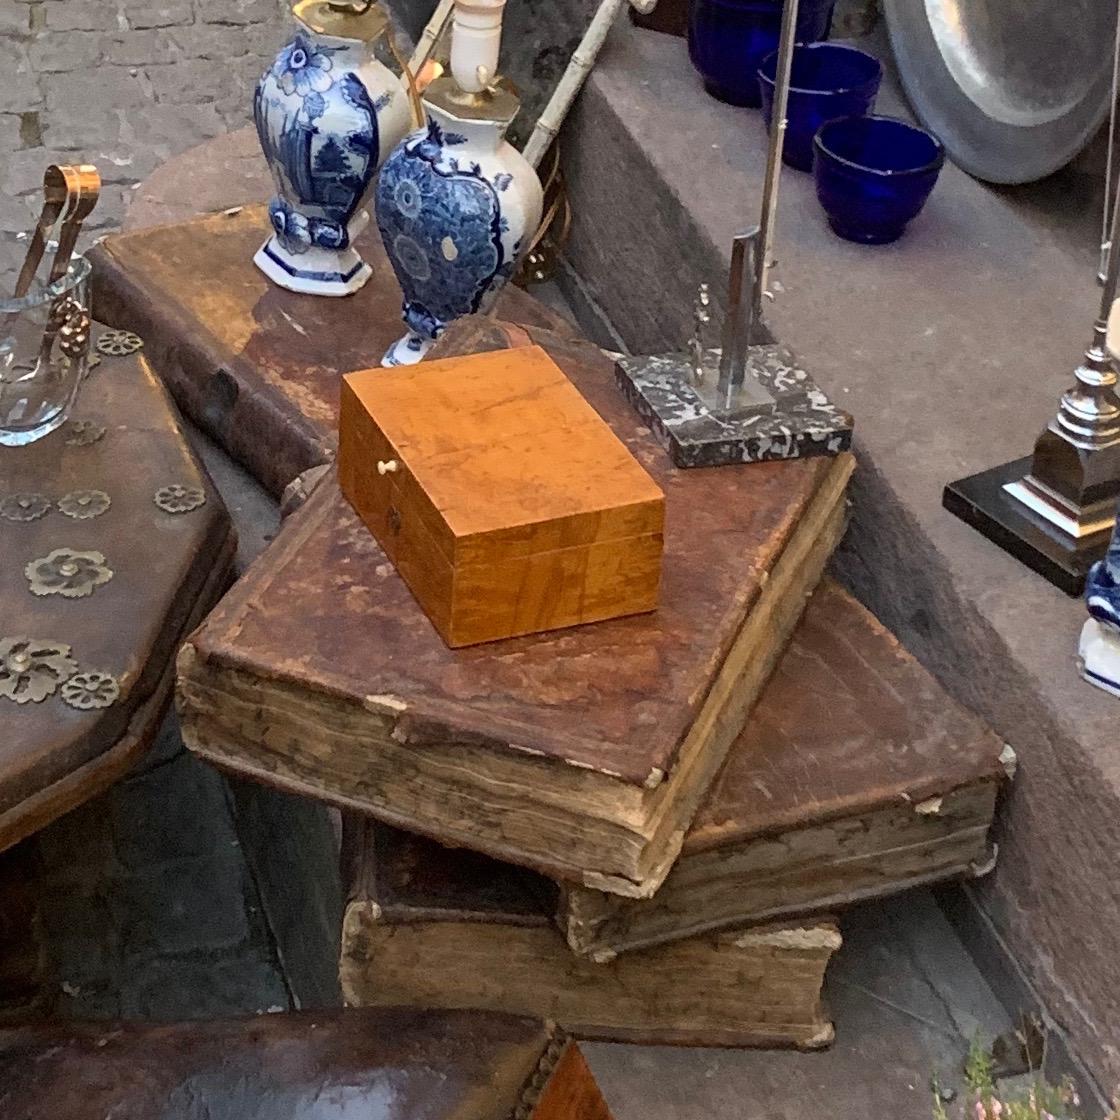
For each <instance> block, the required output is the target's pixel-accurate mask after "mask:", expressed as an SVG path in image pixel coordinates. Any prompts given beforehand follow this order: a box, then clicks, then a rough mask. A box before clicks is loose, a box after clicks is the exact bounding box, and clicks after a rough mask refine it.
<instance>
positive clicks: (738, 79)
mask: <svg viewBox="0 0 1120 1120" xmlns="http://www.w3.org/2000/svg"><path fill="white" fill-rule="evenodd" d="M835 2H836V0H801V6H800V8H799V9H798V13H797V40H798V42H801V43H815V42H817V41H818V40H820V39H823V38H825V37H826V36H827V35H828V29H829V27H830V26H831V23H832V9H833V7H834V6H835ZM782 7H783V5H782V0H692V4H691V7H690V10H689V18H688V54H689V57H690V58H691V59H692V65H693V66H695V67H696V69H697V70H698V71H699V72H700V76H701V77H702V78H703V79H704V88H705V89H706V90H707V91H708V92H709V93H710V94H711V95H712V96H713V97H715V98H717V99H718V100H720V101H726V102H727V103H728V104H729V105H748V106H751V107H752V108H756V109H757V108H758V106H759V105H760V104H761V99H760V96H759V91H758V68H759V66H760V65H761V64H762V60H763V59H764V58H765V57H766V56H767V55H768V54H769V53H770V52H771V51H773V50H776V49H777V47H778V38H779V35H780V33H781V28H782Z"/></svg>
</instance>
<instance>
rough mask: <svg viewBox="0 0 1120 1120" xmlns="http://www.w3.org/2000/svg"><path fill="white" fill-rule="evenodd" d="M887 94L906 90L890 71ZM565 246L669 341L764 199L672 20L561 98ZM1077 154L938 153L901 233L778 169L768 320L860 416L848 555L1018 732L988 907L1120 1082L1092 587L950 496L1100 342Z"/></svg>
mask: <svg viewBox="0 0 1120 1120" xmlns="http://www.w3.org/2000/svg"><path fill="white" fill-rule="evenodd" d="M880 107H881V111H886V112H891V111H900V110H901V111H903V112H905V109H903V108H902V105H901V100H900V98H899V95H898V94H897V92H895V91H894V90H892V89H890V88H888V89H885V90H884V93H883V95H882V96H881V98H880ZM567 136H568V139H567V143H566V146H565V161H566V171H567V177H568V181H569V187H570V193H571V198H572V204H573V208H574V213H575V221H574V226H573V230H572V236H571V242H570V246H569V252H568V255H569V258H570V262H571V265H572V266H573V267H574V269H575V271H576V272H577V273H578V274H579V276H580V277H581V279H582V282H583V284H584V286H585V288H586V290H587V293H588V295H589V296H590V298H591V299H592V300H593V301H594V302H595V303H597V304H598V305H599V306H600V307H601V308H602V309H603V310H604V311H605V313H606V315H607V316H608V317H609V319H610V320H611V322H612V323H613V325H614V327H615V328H616V329H617V331H618V332H619V334H620V335H621V337H622V339H623V340H624V341H625V342H626V344H627V345H628V346H629V347H630V349H631V350H633V351H635V352H642V351H646V352H650V351H655V350H663V349H668V348H673V347H679V346H680V345H681V344H682V343H683V341H684V339H685V338H686V337H687V334H688V331H689V330H690V327H691V304H692V299H693V296H694V293H695V291H696V286H697V284H698V283H699V282H701V281H704V280H707V281H710V282H713V286H714V287H716V288H717V289H718V287H720V286H721V285H722V277H723V276H724V275H725V274H726V268H727V265H728V247H729V244H730V239H731V236H732V234H733V233H734V232H736V231H737V230H738V229H741V228H745V227H747V226H749V225H752V224H754V222H755V221H756V220H757V212H758V200H759V197H760V193H761V184H762V177H763V172H764V167H765V138H764V129H763V124H762V120H761V117H760V115H759V114H757V113H753V112H751V111H749V110H741V109H734V108H731V107H729V106H725V105H721V104H719V103H718V102H715V101H713V100H711V99H710V98H708V97H707V96H706V95H705V94H704V92H703V89H702V87H701V84H700V81H699V79H698V78H697V76H696V75H695V74H694V72H693V71H692V69H691V67H690V66H689V63H688V59H687V55H686V50H685V46H684V44H683V43H682V42H681V41H679V40H676V39H673V38H671V37H668V36H663V35H658V34H656V33H653V32H644V31H638V30H636V29H633V28H629V27H625V26H620V27H618V28H616V29H615V32H614V33H613V35H612V37H611V40H610V42H609V43H608V46H607V48H606V49H605V50H604V52H603V55H602V56H601V59H600V62H599V65H598V66H597V68H596V70H595V72H594V73H593V74H592V76H591V79H590V81H589V83H588V86H587V88H586V90H585V92H584V94H583V96H582V98H581V100H580V103H579V104H578V106H577V108H576V110H575V112H574V113H573V116H572V118H571V120H570V122H569V126H568V130H567ZM1095 206H1096V202H1095V191H1094V187H1093V184H1092V182H1091V181H1090V179H1089V177H1088V176H1087V175H1084V174H1082V173H1080V172H1078V171H1076V170H1073V171H1067V172H1066V173H1063V175H1061V176H1057V177H1055V178H1054V179H1052V180H1050V181H1048V182H1047V183H1044V184H1041V185H1039V186H1037V187H1033V188H1029V189H1020V190H1019V191H1017V192H1011V191H1006V190H1004V191H999V190H994V189H992V188H990V187H986V186H984V185H982V184H980V183H977V182H976V181H974V180H972V179H970V178H968V177H967V176H966V175H964V174H963V173H962V172H960V171H958V170H957V169H956V168H953V167H951V166H950V167H946V169H945V172H944V175H943V177H942V180H941V182H940V184H939V186H938V188H937V190H936V191H935V193H934V196H933V198H932V199H931V201H930V204H929V206H928V207H927V209H926V211H925V212H924V213H923V214H922V215H921V217H920V218H919V219H918V220H917V221H916V222H915V223H914V224H913V226H912V228H911V229H910V231H909V232H908V234H907V236H906V237H905V238H904V239H903V240H902V241H901V242H899V243H898V244H897V245H894V246H888V247H883V248H863V247H860V246H855V245H851V244H848V243H845V242H842V241H840V240H838V239H837V238H835V237H834V236H833V235H832V234H831V232H830V231H829V230H828V227H827V225H826V223H825V220H824V217H823V214H822V212H821V210H820V208H819V206H818V204H817V202H816V198H815V195H814V192H813V187H812V181H811V179H810V177H808V176H804V175H801V174H799V173H797V172H792V171H791V172H788V173H787V174H786V175H785V176H784V177H783V182H782V203H781V212H780V216H779V242H778V248H779V256H780V264H779V267H778V270H777V272H776V274H775V278H776V279H777V280H778V282H779V284H780V290H779V291H778V295H777V301H776V303H775V304H774V305H773V308H772V311H771V317H770V318H771V324H772V325H773V327H774V328H775V329H776V332H777V334H778V336H779V337H780V338H781V339H782V341H784V342H786V343H787V344H789V345H790V346H791V347H792V348H793V349H794V350H795V351H796V352H797V354H798V355H799V357H801V358H802V359H803V361H804V363H805V365H806V368H808V369H809V370H810V372H811V373H812V375H813V376H814V377H815V378H816V379H817V380H818V381H819V382H820V383H821V384H822V386H823V387H824V388H825V389H826V390H828V391H829V392H830V393H831V394H832V395H833V397H834V399H835V400H836V401H837V402H838V403H840V404H842V405H843V406H844V407H846V408H848V409H850V410H851V411H852V412H853V413H854V415H855V417H856V436H857V441H856V450H857V454H858V455H859V458H860V470H859V471H858V472H857V475H856V479H855V482H854V488H853V498H854V502H855V508H854V523H853V527H852V531H851V532H850V534H849V536H848V539H847V542H846V544H845V546H844V547H843V549H842V551H841V553H840V554H839V555H838V556H837V559H836V562H835V568H836V571H837V574H838V575H839V576H840V577H841V578H842V579H844V580H845V581H846V582H847V583H848V584H849V585H850V586H851V587H852V588H853V589H854V590H855V591H856V592H857V594H858V595H859V596H860V598H861V599H862V600H863V601H864V602H865V603H867V604H868V605H869V606H870V607H871V608H872V609H874V610H875V611H876V612H877V613H878V614H879V616H880V617H881V618H882V619H883V621H884V622H885V623H886V624H887V625H888V626H890V627H891V628H892V629H894V630H895V631H896V632H897V633H898V634H899V636H900V637H901V638H902V640H903V641H904V642H905V644H906V645H907V646H908V647H909V648H910V649H911V650H913V651H914V652H915V653H916V654H917V655H918V656H919V657H920V658H921V659H922V660H923V661H924V662H925V663H926V664H927V665H928V666H929V667H930V668H931V669H932V670H933V671H934V672H936V673H937V675H938V676H939V677H940V678H941V680H942V681H943V682H944V684H945V685H946V686H947V687H948V688H949V690H950V691H951V692H952V693H953V694H954V695H955V696H956V697H957V698H958V699H960V700H961V701H962V702H964V703H965V704H967V705H969V706H970V707H972V708H973V709H975V710H976V711H978V712H979V713H981V714H982V715H983V716H984V717H985V718H986V719H987V720H988V721H989V722H990V723H991V724H992V726H993V727H995V728H996V729H997V731H998V732H999V733H1000V734H1002V735H1003V736H1004V737H1005V738H1006V739H1007V740H1008V742H1010V743H1011V744H1012V745H1013V746H1014V747H1015V749H1016V751H1017V752H1018V753H1019V756H1020V759H1021V763H1022V765H1021V767H1020V774H1019V778H1018V781H1017V783H1016V785H1015V788H1014V790H1013V792H1012V794H1011V796H1010V797H1009V798H1008V801H1007V804H1006V805H1005V806H1004V810H1003V813H1002V816H1001V824H1000V841H1001V845H1002V849H1003V854H1002V858H1001V862H1000V865H999V868H998V870H997V872H996V874H995V875H994V876H993V877H992V878H991V879H989V880H988V882H987V884H986V885H985V886H984V888H983V889H982V890H981V891H980V896H981V898H982V899H983V903H984V905H985V907H986V908H987V911H988V913H989V915H990V916H991V918H992V920H993V921H994V923H995V925H996V927H997V928H998V929H999V931H1000V933H1001V934H1002V936H1003V937H1004V938H1005V939H1006V941H1007V943H1008V944H1009V945H1010V946H1011V947H1012V949H1013V951H1014V952H1015V953H1016V954H1017V955H1018V957H1019V958H1020V960H1021V962H1022V963H1023V964H1024V966H1025V968H1026V970H1027V972H1028V974H1029V977H1030V979H1031V981H1032V982H1033V983H1034V984H1035V985H1036V986H1037V988H1038V989H1039V991H1040V992H1041V993H1042V994H1043V996H1044V998H1045V999H1046V1001H1047V1003H1048V1006H1049V1007H1050V1009H1051V1011H1052V1012H1053V1014H1054V1015H1055V1017H1056V1018H1057V1019H1058V1020H1059V1022H1060V1023H1061V1024H1062V1025H1064V1026H1065V1027H1066V1028H1067V1029H1068V1030H1069V1032H1070V1033H1071V1036H1072V1038H1073V1040H1074V1043H1075V1045H1076V1047H1077V1048H1078V1050H1079V1051H1080V1052H1081V1053H1082V1054H1083V1055H1084V1056H1085V1057H1086V1059H1087V1060H1088V1061H1089V1063H1090V1065H1091V1066H1092V1068H1093V1070H1094V1072H1095V1073H1096V1075H1097V1076H1098V1077H1100V1078H1101V1079H1102V1083H1103V1084H1106V1085H1112V1084H1116V1083H1117V1081H1120V1049H1118V1045H1120V1044H1118V1042H1117V1040H1118V1039H1120V928H1118V926H1117V924H1116V923H1115V921H1114V920H1113V917H1112V915H1114V914H1115V913H1116V912H1117V911H1118V909H1120V884H1118V883H1117V881H1116V878H1115V876H1114V875H1113V874H1112V873H1111V869H1112V868H1113V867H1115V865H1116V863H1117V860H1118V858H1120V751H1117V750H1116V749H1115V748H1116V742H1117V734H1116V729H1117V720H1118V717H1120V707H1117V705H1116V703H1115V701H1113V700H1112V699H1111V698H1109V697H1108V696H1106V695H1105V694H1104V693H1101V692H1099V691H1097V690H1095V689H1092V688H1090V687H1089V686H1087V685H1085V684H1083V683H1082V682H1081V681H1080V680H1079V678H1078V677H1077V674H1076V670H1075V667H1074V653H1075V646H1076V640H1077V635H1078V632H1079V629H1080V626H1081V624H1082V621H1083V620H1084V617H1085V615H1084V610H1083V607H1082V605H1081V604H1080V603H1079V602H1077V601H1074V600H1071V599H1068V598H1067V597H1066V596H1064V595H1063V594H1062V593H1061V592H1059V591H1057V590H1055V589H1054V588H1052V587H1050V585H1049V584H1047V583H1045V582H1044V581H1043V580H1042V579H1041V578H1039V577H1037V576H1035V575H1034V574H1033V573H1031V572H1029V571H1028V570H1027V569H1026V568H1024V567H1022V566H1021V565H1019V564H1018V563H1016V562H1015V561H1014V560H1012V559H1011V558H1010V557H1009V556H1007V555H1006V554H1004V553H1003V552H1001V551H1000V550H998V549H997V548H995V547H994V546H993V545H990V544H989V543H988V542H987V541H986V540H984V539H983V538H982V537H980V536H979V535H978V534H976V533H975V532H973V531H972V530H971V529H969V528H967V527H966V526H965V525H964V524H963V523H961V522H959V521H958V520H956V519H955V518H953V517H952V516H950V515H949V514H947V513H945V512H944V511H943V510H942V508H941V490H942V487H943V486H944V484H945V483H946V482H948V481H950V480H953V479H956V478H959V477H961V476H963V475H967V474H970V473H972V472H974V471H977V470H980V469H982V468H985V467H988V466H992V465H995V464H997V463H1000V462H1004V461H1006V460H1009V459H1012V458H1016V457H1019V456H1021V455H1024V454H1026V453H1028V452H1029V450H1030V448H1031V447H1032V445H1033V442H1034V439H1035V437H1036V435H1037V433H1038V432H1039V431H1040V430H1041V428H1042V426H1043V425H1044V424H1045V422H1046V420H1047V419H1048V417H1049V416H1050V415H1051V414H1052V412H1053V410H1054V408H1055V406H1056V403H1057V400H1058V397H1059V396H1060V394H1061V392H1062V391H1063V390H1064V389H1065V388H1066V387H1067V384H1068V383H1069V382H1070V380H1071V375H1072V371H1073V368H1074V365H1075V364H1076V362H1077V361H1078V359H1079V357H1080V355H1081V352H1082V351H1083V349H1084V346H1085V344H1086V342H1087V341H1088V330H1089V327H1090V325H1091V317H1092V314H1093V311H1094V309H1095V306H1096V301H1097V299H1098V292H1097V289H1096V287H1095V284H1094V274H1095V268H1096V241H1097V237H1098V226H1099V215H1098V213H1097V212H1096V211H1095V209H1094V208H1095Z"/></svg>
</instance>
